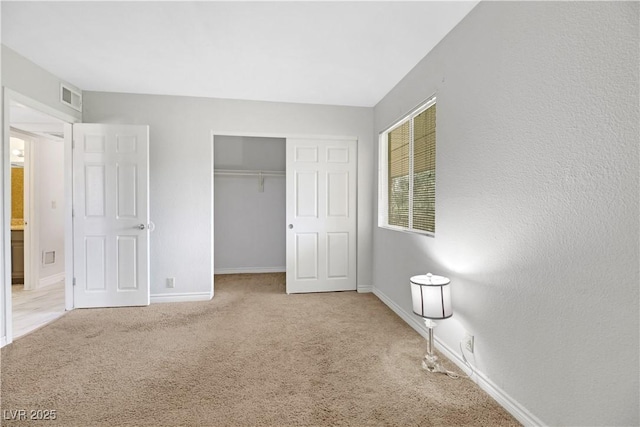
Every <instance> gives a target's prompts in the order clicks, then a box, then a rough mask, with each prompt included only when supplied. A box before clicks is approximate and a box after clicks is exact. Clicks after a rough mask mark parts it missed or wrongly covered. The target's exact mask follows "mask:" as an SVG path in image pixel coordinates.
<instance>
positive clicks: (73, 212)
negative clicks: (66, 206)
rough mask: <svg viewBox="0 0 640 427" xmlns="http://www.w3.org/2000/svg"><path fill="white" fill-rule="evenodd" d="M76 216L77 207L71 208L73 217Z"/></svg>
mask: <svg viewBox="0 0 640 427" xmlns="http://www.w3.org/2000/svg"><path fill="white" fill-rule="evenodd" d="M75 217H76V208H71V218H75Z"/></svg>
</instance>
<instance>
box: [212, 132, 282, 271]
mask: <svg viewBox="0 0 640 427" xmlns="http://www.w3.org/2000/svg"><path fill="white" fill-rule="evenodd" d="M285 146H286V139H285V138H273V137H256V136H225V135H215V136H214V141H213V154H214V159H213V164H214V176H215V179H214V236H215V239H214V253H215V254H217V256H216V258H215V265H214V267H215V268H214V274H243V273H282V272H285V271H286V258H285V249H286V246H285V233H284V231H283V230H284V227H285V221H286V214H285V207H286V188H285V160H286V158H285Z"/></svg>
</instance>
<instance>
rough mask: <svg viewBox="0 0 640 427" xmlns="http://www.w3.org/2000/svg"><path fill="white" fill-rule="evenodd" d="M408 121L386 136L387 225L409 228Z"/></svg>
mask: <svg viewBox="0 0 640 427" xmlns="http://www.w3.org/2000/svg"><path fill="white" fill-rule="evenodd" d="M410 142H411V127H410V124H409V121H407V122H405V123H403V124H401V125H400V126H398V127H397V128H395V129H394V130H392V131H391V132H389V134H388V146H389V157H388V159H389V183H388V191H389V198H388V201H389V207H388V218H389V219H388V220H389V225H395V226H398V227H409V163H410V159H409V149H410Z"/></svg>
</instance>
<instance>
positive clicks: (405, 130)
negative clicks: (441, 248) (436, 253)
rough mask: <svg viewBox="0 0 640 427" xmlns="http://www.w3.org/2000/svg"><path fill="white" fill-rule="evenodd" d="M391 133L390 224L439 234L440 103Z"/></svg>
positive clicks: (414, 115) (389, 157) (388, 215)
mask: <svg viewBox="0 0 640 427" xmlns="http://www.w3.org/2000/svg"><path fill="white" fill-rule="evenodd" d="M434 101H435V99H432V100H431V102H430V103H429V104H428V105H429V107H427V108H426V109H424V110H422V111H420V110H418V111H419V112H418V113H417V114H413V115H410V116H409V117H408V118H407V119H406V120H405V121H404V122H402V123H401V124H400V125H398V126H396V127H395V128H393V129H392V130H390V131H389V132H387V134H386V136H387V138H386V143H387V183H386V184H387V206H386V208H387V212H386V223H387V225H390V226H395V227H401V228H406V229H408V230H415V231H422V232H428V233H434V232H435V198H436V191H435V190H436V186H435V183H436V104H435V102H434Z"/></svg>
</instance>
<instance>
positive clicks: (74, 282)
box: [73, 277, 76, 286]
mask: <svg viewBox="0 0 640 427" xmlns="http://www.w3.org/2000/svg"><path fill="white" fill-rule="evenodd" d="M75 285H76V278H75V277H74V278H73V286H75Z"/></svg>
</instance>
